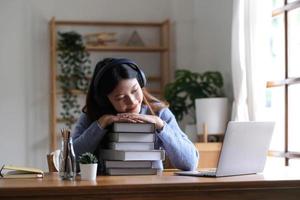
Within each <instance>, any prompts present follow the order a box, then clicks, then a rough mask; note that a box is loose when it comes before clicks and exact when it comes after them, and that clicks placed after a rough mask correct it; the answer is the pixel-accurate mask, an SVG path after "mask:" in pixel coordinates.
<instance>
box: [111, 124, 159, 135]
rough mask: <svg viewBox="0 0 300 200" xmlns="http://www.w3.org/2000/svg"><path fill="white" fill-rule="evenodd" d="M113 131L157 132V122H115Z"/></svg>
mask: <svg viewBox="0 0 300 200" xmlns="http://www.w3.org/2000/svg"><path fill="white" fill-rule="evenodd" d="M112 131H113V132H130V133H153V132H155V124H153V123H125V122H115V123H113V125H112Z"/></svg>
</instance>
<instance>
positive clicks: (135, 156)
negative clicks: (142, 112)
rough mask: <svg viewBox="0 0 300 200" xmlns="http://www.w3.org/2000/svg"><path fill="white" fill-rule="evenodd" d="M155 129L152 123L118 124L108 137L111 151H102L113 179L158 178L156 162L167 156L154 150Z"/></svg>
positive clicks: (161, 151)
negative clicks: (155, 167)
mask: <svg viewBox="0 0 300 200" xmlns="http://www.w3.org/2000/svg"><path fill="white" fill-rule="evenodd" d="M154 132H155V126H154V124H151V123H120V122H118V123H114V124H113V125H112V129H111V132H110V133H108V139H109V144H108V149H102V150H101V152H100V155H101V158H102V159H103V160H104V165H105V171H106V173H107V174H109V175H151V174H157V169H154V168H152V162H153V161H156V160H164V159H165V152H164V151H163V150H155V149H154V140H155V135H154Z"/></svg>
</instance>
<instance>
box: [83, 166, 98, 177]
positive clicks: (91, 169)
mask: <svg viewBox="0 0 300 200" xmlns="http://www.w3.org/2000/svg"><path fill="white" fill-rule="evenodd" d="M97 166H98V164H97V163H93V164H81V163H80V175H81V180H96V178H97Z"/></svg>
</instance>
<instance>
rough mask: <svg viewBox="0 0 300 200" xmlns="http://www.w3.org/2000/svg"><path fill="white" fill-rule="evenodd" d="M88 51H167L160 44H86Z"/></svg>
mask: <svg viewBox="0 0 300 200" xmlns="http://www.w3.org/2000/svg"><path fill="white" fill-rule="evenodd" d="M85 48H86V50H87V51H122V52H124V51H128V52H163V51H167V50H168V48H166V47H159V46H142V47H131V46H86V47H85Z"/></svg>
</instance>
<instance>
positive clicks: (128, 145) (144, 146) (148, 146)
mask: <svg viewBox="0 0 300 200" xmlns="http://www.w3.org/2000/svg"><path fill="white" fill-rule="evenodd" d="M108 148H109V149H114V150H154V143H153V142H111V143H109V144H108Z"/></svg>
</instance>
